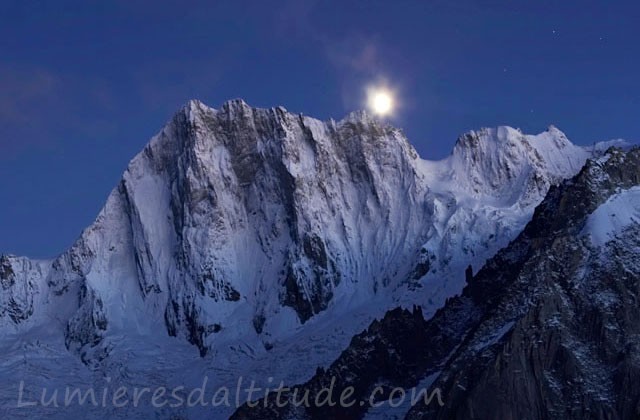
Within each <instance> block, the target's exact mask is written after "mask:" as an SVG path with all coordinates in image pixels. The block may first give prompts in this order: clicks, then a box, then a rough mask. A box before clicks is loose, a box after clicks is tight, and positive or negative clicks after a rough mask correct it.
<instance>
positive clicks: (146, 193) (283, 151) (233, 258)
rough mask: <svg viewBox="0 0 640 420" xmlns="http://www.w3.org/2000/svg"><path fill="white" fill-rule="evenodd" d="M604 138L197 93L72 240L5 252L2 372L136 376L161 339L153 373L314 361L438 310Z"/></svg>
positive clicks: (285, 373)
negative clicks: (459, 126)
mask: <svg viewBox="0 0 640 420" xmlns="http://www.w3.org/2000/svg"><path fill="white" fill-rule="evenodd" d="M601 153H602V152H601V148H599V147H592V148H591V149H585V148H582V147H578V146H575V145H573V144H572V143H571V142H570V141H569V140H568V139H567V138H566V136H565V135H564V134H563V133H562V132H561V131H559V130H558V129H557V128H555V127H550V128H549V129H548V130H547V131H546V132H544V133H541V134H538V135H533V136H532V135H525V134H523V133H521V132H520V131H519V130H516V129H512V128H509V127H499V128H496V129H482V130H479V131H474V132H469V133H467V134H465V135H463V136H461V137H460V138H459V139H458V141H457V143H456V145H455V148H454V150H453V152H452V154H451V155H450V156H449V157H448V158H446V159H444V160H441V161H437V162H434V161H426V160H423V159H421V158H420V157H419V156H418V154H417V153H416V151H415V150H414V148H413V147H412V146H411V145H410V143H409V142H408V141H407V139H406V138H405V137H404V135H403V134H402V132H401V131H400V130H398V129H396V128H394V127H391V126H389V125H387V124H385V123H383V122H380V121H378V120H376V119H375V118H373V117H371V116H369V115H367V114H366V113H364V112H357V113H353V114H351V115H349V116H348V117H346V118H345V119H343V120H341V121H339V122H334V121H328V122H322V121H319V120H316V119H313V118H309V117H306V116H302V115H299V114H292V113H289V112H287V111H286V110H285V109H284V108H281V107H279V108H271V109H256V108H251V107H250V106H249V105H247V104H246V103H244V102H243V101H241V100H234V101H230V102H227V103H225V104H224V105H223V106H222V107H221V108H220V109H219V110H216V109H212V108H209V107H207V106H205V105H204V104H202V103H200V102H198V101H191V102H189V103H188V104H187V105H186V106H185V107H184V108H183V109H182V110H180V111H179V112H178V113H177V114H176V115H175V117H174V118H173V119H172V120H171V121H170V122H169V123H168V124H167V125H166V126H165V127H164V128H163V129H162V130H161V131H160V133H158V134H157V135H156V136H155V137H153V139H152V140H151V142H150V143H149V144H148V145H147V146H146V147H145V149H144V150H143V151H142V152H141V153H140V154H139V155H137V156H136V157H135V158H134V159H133V160H132V161H131V163H130V164H129V167H128V168H127V170H126V172H125V174H124V175H123V177H122V180H121V182H120V183H119V184H118V186H117V187H116V188H115V189H114V190H113V191H112V192H111V194H110V195H109V198H108V199H107V202H106V204H105V206H104V208H103V210H102V211H101V212H100V214H99V215H98V217H97V219H96V221H95V222H94V224H92V225H91V226H90V227H88V228H87V229H86V230H85V231H84V232H83V234H82V236H81V237H80V238H79V239H78V241H77V242H76V243H75V244H74V246H73V247H72V248H71V249H69V250H68V251H66V252H64V253H63V254H61V255H60V256H59V257H58V258H56V259H55V260H53V261H31V260H29V259H26V258H22V257H15V256H4V257H2V259H1V260H0V281H1V285H2V288H1V289H0V303H1V305H0V337H1V340H0V346H1V347H2V348H1V349H0V350H4V351H5V352H6V354H8V355H9V357H8V359H7V360H8V361H7V362H6V364H5V366H4V369H3V370H6V371H5V372H4V373H6V374H7V375H9V376H10V377H14V378H17V377H18V376H11V374H9V373H8V371H10V370H11V371H15V370H16V369H18V366H20V363H19V360H22V359H21V358H22V357H24V361H25V364H24V366H23V367H22V370H19V372H20V374H21V375H23V377H30V375H31V376H33V375H35V374H36V373H35V372H36V371H37V370H38V369H37V368H36V366H38V367H39V368H40V369H42V368H43V366H44V365H46V364H47V363H49V362H47V360H49V356H50V355H51V354H55V358H58V359H56V360H58V361H57V362H56V364H58V365H60V366H65V364H66V365H67V366H73V368H71V367H68V368H64V369H63V371H62V372H61V373H60V376H62V377H63V378H62V379H60V378H58V380H59V381H60V382H61V383H63V382H64V383H73V381H74V378H75V379H76V380H78V379H77V378H78V377H83V378H84V379H83V380H84V381H86V382H87V383H91V381H93V380H95V378H94V379H92V378H93V376H92V375H95V374H96V373H95V372H101V374H102V375H106V374H108V375H111V376H113V377H118V378H119V379H118V380H120V381H122V382H127V380H132V379H131V378H132V377H137V378H141V377H143V376H144V375H146V374H150V373H151V372H150V369H149V367H148V366H147V365H146V364H145V362H143V361H142V359H144V358H145V357H148V356H149V355H150V354H152V355H154V357H156V358H157V359H158V360H165V361H166V360H170V359H172V360H171V361H170V362H166V365H167V367H166V369H165V371H164V373H162V374H160V373H159V374H158V375H159V376H157V377H155V379H154V380H159V381H168V380H174V379H175V378H177V377H181V378H186V377H189V375H190V374H193V375H197V374H201V373H202V371H205V372H207V371H211V372H215V374H216V381H218V382H220V383H224V382H225V381H230V380H232V379H233V378H234V377H236V376H238V375H241V374H247V373H249V374H250V373H256V372H263V373H270V375H271V376H275V377H277V378H283V379H286V380H287V381H301V380H304V379H307V378H309V377H311V375H313V373H314V371H315V368H316V367H317V366H321V365H328V364H329V363H331V362H332V361H333V360H335V358H336V357H337V356H338V355H339V354H340V352H341V351H342V350H343V349H344V348H345V347H346V346H347V344H348V342H349V340H350V339H351V337H352V336H353V335H354V334H355V333H357V332H359V331H360V330H362V329H363V328H364V327H365V326H367V325H368V324H369V322H370V321H371V320H372V319H374V318H375V317H377V316H382V315H383V314H384V313H385V312H386V311H387V310H389V309H390V308H393V307H395V306H398V305H405V306H409V305H414V304H419V305H420V306H422V308H423V310H424V313H425V314H426V315H427V317H429V316H430V315H431V314H433V313H434V312H435V310H436V309H438V308H439V307H440V306H442V305H443V303H444V301H445V299H446V298H448V297H450V296H452V295H454V294H456V293H459V292H460V291H461V289H462V287H463V285H464V284H465V279H466V278H468V277H469V276H470V275H471V274H472V272H473V268H476V269H477V268H480V267H481V266H482V264H483V263H484V261H486V260H487V259H488V258H490V257H491V256H493V255H494V254H495V253H496V252H497V251H498V250H499V249H500V248H502V247H503V246H505V245H507V244H508V243H509V242H510V241H511V240H513V239H514V238H515V237H516V235H517V234H518V233H519V232H520V231H521V230H522V228H523V227H524V225H525V224H526V223H527V222H528V221H529V219H530V218H531V215H532V214H533V210H534V208H535V207H536V205H537V204H539V203H540V202H541V201H542V199H543V198H544V196H545V195H546V193H547V191H548V190H549V188H550V187H551V186H552V185H554V184H557V183H559V182H561V181H562V180H563V179H566V178H568V177H571V176H573V175H575V174H576V173H577V172H578V171H579V170H580V168H581V167H582V166H583V165H584V163H585V161H586V160H587V159H588V158H589V157H591V156H593V155H597V154H601ZM469 266H471V267H472V268H471V269H470V270H469V269H468V267H469ZM170 337H174V338H170ZM187 343H190V344H187ZM25 348H30V349H34V350H32V351H25V350H24V349H25ZM189 348H192V349H195V350H197V351H198V353H199V355H200V356H202V358H198V357H197V355H194V354H192V353H189V352H190V350H188V349H189ZM63 349H66V350H69V353H68V354H63V355H61V353H60V352H61V351H65V352H66V350H63ZM177 349H179V353H180V354H181V355H180V356H172V355H173V354H175V352H176V351H177ZM291 357H297V358H298V363H296V365H295V366H291ZM30 358H33V360H34V361H33V362H32V364H31V365H29V362H28V360H29V359H30ZM196 359H197V360H199V361H194V360H196ZM74 360H76V361H77V360H80V361H82V363H83V364H85V365H87V366H88V367H91V368H92V369H93V371H92V372H93V373H86V374H85V373H78V372H82V369H83V368H82V367H81V366H80V365H77V364H75V363H76V362H74ZM185 360H189V365H188V366H185V363H186V362H185ZM183 362H185V363H183ZM14 363H15V364H14ZM1 365H2V364H0V366H1ZM127 369H128V370H129V371H128V372H127V373H123V370H127ZM69 372H74V373H73V374H71V373H69ZM87 372H89V370H87ZM190 372H191V373H190ZM271 372H272V373H271ZM4 373H3V374H4ZM16 375H17V374H16ZM65 375H70V376H65ZM83 375H85V376H83ZM136 375H137V376H136ZM158 378H162V379H158ZM168 378H169V379H168ZM185 380H187V379H185ZM0 391H2V392H1V393H0V394H1V395H2V398H3V401H7V399H10V396H11V395H12V394H11V391H10V389H9V388H5V389H2V390H0ZM12 414H15V413H13V412H12Z"/></svg>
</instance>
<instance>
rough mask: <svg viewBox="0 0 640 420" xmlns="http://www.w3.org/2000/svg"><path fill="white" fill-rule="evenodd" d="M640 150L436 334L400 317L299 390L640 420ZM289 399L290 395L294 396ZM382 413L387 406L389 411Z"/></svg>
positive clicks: (452, 304)
mask: <svg viewBox="0 0 640 420" xmlns="http://www.w3.org/2000/svg"><path fill="white" fill-rule="evenodd" d="M639 234H640V149H633V150H631V151H629V152H628V153H624V152H622V151H620V150H610V151H609V152H608V153H607V154H606V155H605V156H604V157H602V158H600V159H597V160H593V161H589V162H588V163H587V165H586V166H585V168H583V170H582V171H581V172H580V173H579V174H578V175H577V176H576V177H575V178H573V179H571V180H569V181H567V182H565V183H563V184H562V185H561V186H559V187H553V188H552V189H551V191H550V192H549V194H548V196H547V197H546V199H545V200H544V201H543V203H542V204H541V205H540V206H539V207H538V208H537V209H536V211H535V214H534V216H533V219H532V221H531V222H530V223H529V224H528V225H527V226H526V228H525V229H524V231H523V232H522V233H521V234H520V235H519V236H518V237H517V238H516V239H515V240H514V241H513V242H512V243H511V244H509V246H507V247H506V248H504V249H503V250H501V251H500V252H499V253H498V254H497V255H496V256H495V257H493V258H491V259H490V260H489V261H488V262H487V264H486V265H485V266H484V267H483V268H482V269H481V270H480V271H479V272H478V273H477V274H476V275H475V276H473V277H471V278H470V279H469V284H468V285H467V286H466V287H465V289H464V291H463V292H462V294H461V295H460V296H458V297H454V298H452V299H449V300H448V301H447V303H446V305H445V306H444V307H443V308H442V309H440V310H439V311H438V312H437V313H436V315H435V316H434V317H433V318H432V319H430V320H428V321H425V320H424V318H423V316H422V313H421V312H420V311H415V310H414V311H413V313H411V312H408V311H403V310H394V311H390V312H388V313H387V314H386V316H385V317H384V318H383V319H382V320H381V321H376V322H374V323H373V324H372V325H371V326H370V327H369V329H367V330H366V331H364V332H363V333H361V334H359V335H358V336H356V337H355V338H354V339H353V340H352V342H351V344H350V346H349V347H348V348H347V350H345V351H344V352H343V354H342V355H341V356H340V357H339V358H338V359H337V360H336V361H335V362H334V363H333V364H332V365H331V366H330V367H329V368H328V369H327V370H326V371H322V372H319V373H317V374H316V375H315V376H314V377H313V378H312V379H311V380H310V381H309V382H307V383H305V384H303V385H301V386H300V389H310V390H312V394H313V392H315V391H318V390H320V389H322V388H328V387H330V385H331V381H334V383H335V384H336V385H335V386H334V387H335V389H336V391H334V392H335V395H340V392H341V391H342V390H343V389H345V388H346V387H348V386H352V387H354V389H355V394H354V399H355V400H356V401H368V399H367V398H368V396H369V395H370V394H371V392H372V390H374V389H375V387H377V386H380V385H383V386H384V387H385V388H386V389H390V388H392V387H396V386H400V387H406V388H409V387H413V386H415V385H417V384H419V383H420V382H421V381H423V380H424V379H425V378H431V380H430V381H429V382H430V383H431V390H434V389H436V388H437V389H439V390H440V392H441V395H442V397H443V398H442V400H443V402H444V404H443V405H442V406H440V405H439V404H436V403H435V402H432V403H430V404H429V405H428V406H425V405H424V404H418V405H416V406H414V407H413V408H411V407H406V408H405V410H404V411H402V412H400V413H398V412H397V411H395V412H394V414H395V415H399V416H400V418H403V417H405V416H406V418H408V419H418V418H428V419H431V418H435V419H487V418H500V419H556V418H571V419H584V418H598V419H630V418H637V417H638V416H639V415H640V387H639V386H638V384H640V359H639V358H638V354H639V352H638V351H639V350H640V334H639V333H640V327H639V325H640V306H639V305H638V302H639V301H640V263H639V261H640V258H639V257H640V240H639V238H640V235H639ZM288 397H289V398H291V395H290V394H289V395H288ZM380 399H381V400H382V399H383V398H380ZM369 410H370V409H369V407H368V405H362V406H361V405H359V404H355V405H354V406H353V407H350V408H348V409H345V408H340V407H329V406H326V405H325V406H322V407H313V406H312V407H311V408H307V409H305V408H303V407H298V408H294V407H293V405H288V406H287V407H285V408H279V407H277V406H276V405H275V404H274V401H273V399H272V400H271V404H270V406H269V407H268V408H266V409H265V408H261V407H258V408H251V409H250V408H248V407H244V408H242V409H240V410H239V411H238V412H237V413H236V417H237V418H273V417H279V418H318V419H320V418H362V417H363V416H364V415H365V414H366V413H367V411H369Z"/></svg>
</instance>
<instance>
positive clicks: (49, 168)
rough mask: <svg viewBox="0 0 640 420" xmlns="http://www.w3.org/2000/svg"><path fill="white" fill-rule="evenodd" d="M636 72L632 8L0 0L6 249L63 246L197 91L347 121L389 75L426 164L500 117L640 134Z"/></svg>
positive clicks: (575, 132) (638, 18) (215, 98)
mask: <svg viewBox="0 0 640 420" xmlns="http://www.w3.org/2000/svg"><path fill="white" fill-rule="evenodd" d="M214 3H215V5H214ZM639 72H640V2H639V1H638V0H629V1H615V0H614V1H588V0H587V1H518V0H505V1H497V0H495V1H456V0H448V1H415V2H408V1H380V2H378V1H360V2H346V1H336V2H330V1H322V2H320V1H317V2H313V1H293V0H291V1H287V2H273V3H272V2H267V1H255V2H243V1H228V2H227V1H216V2H214V1H209V2H204V1H203V2H189V1H173V2H166V1H153V2H151V1H149V2H142V1H131V0H129V1H122V2H107V1H95V2H94V1H77V2H71V1H46V2H45V1H27V0H20V1H7V0H0V254H2V253H11V254H18V255H27V256H32V257H51V256H55V255H56V254H58V253H60V252H62V251H63V250H64V249H65V248H67V247H68V246H70V245H71V244H72V243H73V241H74V240H75V239H76V238H77V237H78V235H79V234H80V232H81V230H82V229H83V228H84V227H86V226H87V225H89V224H90V223H91V222H92V221H93V219H94V218H95V216H96V215H97V213H98V211H99V210H100V208H101V207H102V205H103V203H104V201H105V199H106V197H107V195H108V193H109V192H110V190H111V189H112V188H113V187H114V186H115V185H116V183H117V182H118V180H119V178H120V175H121V173H122V172H123V170H124V169H125V167H126V165H127V163H128V161H129V160H130V159H131V158H132V157H133V156H134V155H135V154H136V153H137V152H138V151H140V150H141V149H142V147H143V146H144V144H146V142H147V141H148V139H149V138H150V137H151V136H152V135H153V134H155V133H156V132H157V131H158V130H159V129H160V128H161V127H162V125H163V124H164V123H165V122H166V121H167V120H168V119H169V118H170V117H171V116H172V114H173V113H174V112H175V111H176V110H178V108H179V107H180V106H181V105H182V104H184V103H185V102H186V101H187V100H188V99H190V98H198V99H200V100H202V101H203V102H205V103H206V104H208V105H209V106H212V107H219V106H220V105H221V104H222V103H223V102H224V101H226V100H228V99H232V98H238V97H241V98H243V99H245V100H246V101H247V102H248V103H249V104H251V105H253V106H258V107H271V106H275V105H283V106H284V107H286V108H287V109H288V110H290V111H292V112H302V113H304V114H306V115H310V116H314V117H317V118H321V119H328V118H334V119H340V118H342V117H343V116H344V115H345V114H346V113H348V112H350V111H353V110H355V109H359V108H363V107H364V106H365V104H364V96H365V89H366V87H367V86H368V85H370V84H371V83H379V82H381V81H385V83H387V84H388V85H389V86H391V87H392V88H393V89H394V90H395V91H396V92H397V98H396V100H397V101H398V102H399V107H398V109H397V110H396V112H395V113H394V116H393V117H391V118H390V120H391V122H392V123H393V124H394V125H396V126H399V127H401V128H403V130H404V131H405V133H406V134H407V136H408V137H409V140H410V141H411V142H412V143H413V144H414V145H415V147H416V148H417V149H418V151H419V152H420V154H421V155H422V157H424V158H429V159H436V158H441V157H444V156H446V155H447V154H448V153H449V152H450V150H451V148H452V146H453V143H454V142H455V139H456V138H457V136H458V135H459V134H461V133H462V132H464V131H466V130H469V129H474V128H479V127H483V126H495V125H500V124H507V125H511V126H515V127H520V128H522V129H523V130H524V131H526V132H532V133H537V132H540V131H543V130H545V129H546V127H547V126H548V125H549V124H555V125H557V126H558V127H559V128H561V129H562V130H564V131H565V132H566V133H567V135H568V137H569V138H570V139H572V140H573V141H574V142H576V143H579V144H590V143H592V142H594V141H598V140H605V139H611V138H626V139H628V140H631V141H636V140H638V139H640V118H639V116H640V112H639V110H640V79H639V77H638V74H639Z"/></svg>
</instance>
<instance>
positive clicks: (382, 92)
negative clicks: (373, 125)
mask: <svg viewBox="0 0 640 420" xmlns="http://www.w3.org/2000/svg"><path fill="white" fill-rule="evenodd" d="M368 96H369V99H368V102H369V108H370V109H371V111H373V112H374V113H375V114H377V115H380V116H385V115H389V114H390V113H391V112H392V111H393V105H394V100H393V95H392V94H391V92H390V91H388V90H386V89H371V91H370V92H369V95H368Z"/></svg>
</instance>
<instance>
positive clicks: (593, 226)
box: [582, 187, 640, 246]
mask: <svg viewBox="0 0 640 420" xmlns="http://www.w3.org/2000/svg"><path fill="white" fill-rule="evenodd" d="M639 223H640V187H632V188H629V189H628V190H624V191H620V192H618V193H617V194H614V195H613V196H611V197H610V198H609V199H608V200H607V201H606V202H605V203H603V204H602V205H600V206H599V207H598V208H597V209H596V210H595V211H594V212H593V213H592V214H591V215H589V218H588V219H587V222H586V224H585V227H584V229H583V232H582V234H583V235H587V236H589V237H590V238H591V242H592V243H593V244H594V245H595V246H604V245H605V244H606V243H607V242H609V241H610V240H612V239H614V238H615V237H616V235H618V234H620V233H621V232H623V231H624V230H625V229H626V228H628V227H629V226H631V225H638V224H639Z"/></svg>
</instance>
